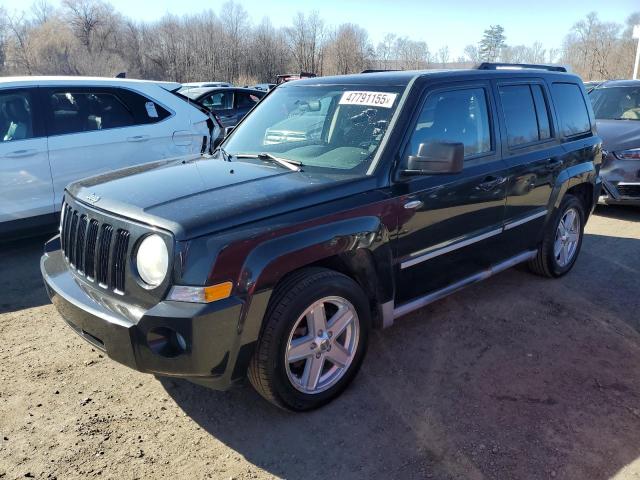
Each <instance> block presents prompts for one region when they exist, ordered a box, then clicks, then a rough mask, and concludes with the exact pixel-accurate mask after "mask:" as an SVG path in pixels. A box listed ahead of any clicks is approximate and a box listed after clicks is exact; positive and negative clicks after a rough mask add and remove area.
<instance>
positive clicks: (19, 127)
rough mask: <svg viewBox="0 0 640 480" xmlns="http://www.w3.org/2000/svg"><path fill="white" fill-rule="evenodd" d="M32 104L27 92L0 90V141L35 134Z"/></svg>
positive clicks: (25, 137)
mask: <svg viewBox="0 0 640 480" xmlns="http://www.w3.org/2000/svg"><path fill="white" fill-rule="evenodd" d="M32 106H33V102H32V98H31V94H29V92H26V91H24V92H21V91H14V92H6V93H4V92H0V143H3V142H14V141H16V140H27V139H29V138H34V137H36V136H37V135H36V134H35V132H34V122H33V110H32Z"/></svg>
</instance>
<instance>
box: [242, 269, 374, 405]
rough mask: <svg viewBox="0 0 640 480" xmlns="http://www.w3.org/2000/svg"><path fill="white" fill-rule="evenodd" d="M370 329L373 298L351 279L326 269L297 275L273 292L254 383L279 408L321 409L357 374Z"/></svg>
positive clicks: (258, 349) (252, 365) (252, 375)
mask: <svg viewBox="0 0 640 480" xmlns="http://www.w3.org/2000/svg"><path fill="white" fill-rule="evenodd" d="M370 326H371V314H370V310H369V302H368V299H367V296H366V295H365V293H364V292H363V291H362V288H360V286H359V285H358V284H357V283H356V282H355V281H353V280H352V279H351V278H349V277H347V276H346V275H343V274H341V273H338V272H335V271H333V270H328V269H324V268H306V269H304V270H301V271H299V272H296V273H294V274H292V275H291V276H290V277H289V278H287V279H285V280H284V281H283V282H282V283H281V284H280V285H279V286H278V287H277V288H276V290H275V291H274V293H273V297H272V299H271V301H270V303H269V307H268V308H267V313H266V316H265V320H264V326H263V331H262V334H261V337H260V340H259V341H258V345H257V347H256V351H255V352H254V355H253V358H252V359H251V362H250V365H249V372H248V376H249V381H250V382H251V384H252V385H253V387H254V388H255V389H256V391H257V392H258V393H259V394H260V395H262V396H263V397H264V398H265V399H267V400H268V401H269V402H271V403H273V404H274V405H276V406H278V407H281V408H284V409H288V410H294V411H305V410H312V409H315V408H318V407H321V406H322V405H325V404H326V403H328V402H330V401H331V400H333V399H334V398H335V397H337V396H338V395H339V394H340V393H342V391H343V390H344V389H345V388H346V387H347V386H348V385H349V383H351V381H352V380H353V378H354V377H355V375H356V374H357V372H358V370H359V369H360V365H361V364H362V360H363V358H364V355H365V352H366V348H367V343H368V336H369V330H370Z"/></svg>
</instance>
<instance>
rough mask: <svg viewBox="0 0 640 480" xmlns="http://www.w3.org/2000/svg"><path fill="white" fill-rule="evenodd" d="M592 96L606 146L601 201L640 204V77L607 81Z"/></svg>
mask: <svg viewBox="0 0 640 480" xmlns="http://www.w3.org/2000/svg"><path fill="white" fill-rule="evenodd" d="M589 98H590V99H591V103H592V104H593V111H594V113H595V116H596V125H597V128H598V134H599V135H600V137H602V142H603V148H604V152H603V159H602V168H601V170H600V174H601V176H602V179H603V187H604V188H603V196H602V197H601V199H600V200H601V201H603V202H604V203H610V204H627V205H638V206H640V80H613V81H609V82H604V83H602V84H601V85H599V86H598V87H596V88H595V89H593V90H592V91H591V93H590V94H589Z"/></svg>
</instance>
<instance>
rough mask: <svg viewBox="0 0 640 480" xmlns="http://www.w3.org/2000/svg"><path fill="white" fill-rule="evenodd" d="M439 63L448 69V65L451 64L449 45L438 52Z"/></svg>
mask: <svg viewBox="0 0 640 480" xmlns="http://www.w3.org/2000/svg"><path fill="white" fill-rule="evenodd" d="M438 61H439V62H440V64H441V65H442V68H444V67H446V66H447V63H449V47H448V46H447V45H444V46H443V47H441V48H440V50H438Z"/></svg>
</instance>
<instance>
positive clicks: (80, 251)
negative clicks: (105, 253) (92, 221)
mask: <svg viewBox="0 0 640 480" xmlns="http://www.w3.org/2000/svg"><path fill="white" fill-rule="evenodd" d="M86 233H87V216H86V215H81V216H80V221H79V222H78V235H77V236H76V238H77V241H76V254H75V260H76V268H77V269H78V271H79V272H81V273H84V254H85V245H84V240H85V236H86Z"/></svg>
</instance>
